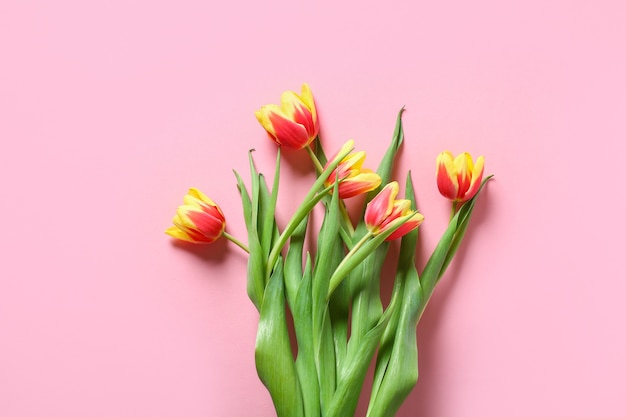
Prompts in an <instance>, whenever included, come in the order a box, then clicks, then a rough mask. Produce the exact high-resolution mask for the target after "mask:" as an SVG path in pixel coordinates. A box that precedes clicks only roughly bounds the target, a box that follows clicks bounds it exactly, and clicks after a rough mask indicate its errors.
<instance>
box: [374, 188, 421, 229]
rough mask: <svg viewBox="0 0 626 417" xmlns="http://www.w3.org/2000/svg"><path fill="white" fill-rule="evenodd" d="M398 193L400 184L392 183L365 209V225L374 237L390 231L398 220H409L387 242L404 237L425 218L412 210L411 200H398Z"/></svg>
mask: <svg viewBox="0 0 626 417" xmlns="http://www.w3.org/2000/svg"><path fill="white" fill-rule="evenodd" d="M398 191H399V186H398V183H397V182H396V181H392V182H390V183H389V184H387V185H386V186H385V187H384V188H383V189H382V190H381V191H380V192H379V193H378V194H377V195H376V197H374V198H373V199H372V201H370V202H369V203H368V204H367V207H366V208H365V218H364V220H365V225H366V227H367V230H369V231H370V232H371V233H372V234H374V235H378V234H380V233H383V232H384V231H385V230H387V229H389V227H390V225H391V223H392V222H393V221H395V220H397V219H403V218H404V219H408V220H407V221H406V222H405V223H404V224H403V225H402V226H400V227H399V228H398V229H397V230H396V231H394V232H393V233H392V234H391V235H389V237H387V239H385V240H393V239H397V238H399V237H402V236H404V235H406V234H407V233H409V232H410V231H411V230H413V229H415V228H417V227H418V226H419V225H420V224H422V222H423V221H424V216H423V215H422V214H421V213H416V212H415V211H414V210H411V201H410V200H396V196H397V195H398Z"/></svg>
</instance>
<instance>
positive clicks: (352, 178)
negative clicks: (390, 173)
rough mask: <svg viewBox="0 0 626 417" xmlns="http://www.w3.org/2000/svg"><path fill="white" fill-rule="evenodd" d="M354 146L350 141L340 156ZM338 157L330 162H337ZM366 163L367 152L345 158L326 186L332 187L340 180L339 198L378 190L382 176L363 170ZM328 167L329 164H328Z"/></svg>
mask: <svg viewBox="0 0 626 417" xmlns="http://www.w3.org/2000/svg"><path fill="white" fill-rule="evenodd" d="M353 146H354V141H352V140H350V141H348V142H347V143H346V144H345V145H343V147H342V148H341V150H340V151H339V152H338V154H341V153H344V151H347V150H348V149H350V148H352V147H353ZM336 157H337V155H335V156H333V157H332V158H331V159H330V161H333V160H335V158H336ZM363 161H365V152H363V151H360V152H353V153H350V154H348V155H347V156H345V157H344V158H343V159H342V160H341V161H340V162H339V165H338V166H337V168H335V170H334V171H333V172H331V174H330V176H329V177H328V179H327V180H326V181H325V183H324V185H326V186H327V187H328V186H332V185H333V184H334V183H335V181H336V180H337V178H339V185H338V187H339V198H350V197H354V196H355V195H359V194H363V193H367V192H368V191H372V190H374V189H376V187H378V186H379V185H380V183H381V181H382V180H381V179H380V176H379V175H378V174H377V173H375V172H374V171H372V170H371V169H367V168H362V166H363ZM326 166H328V164H326Z"/></svg>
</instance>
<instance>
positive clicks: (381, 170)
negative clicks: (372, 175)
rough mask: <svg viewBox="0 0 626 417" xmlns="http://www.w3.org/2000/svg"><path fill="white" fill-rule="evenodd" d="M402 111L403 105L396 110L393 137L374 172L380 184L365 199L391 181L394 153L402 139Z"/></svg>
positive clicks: (372, 195) (367, 199)
mask: <svg viewBox="0 0 626 417" xmlns="http://www.w3.org/2000/svg"><path fill="white" fill-rule="evenodd" d="M402 113H404V106H403V107H402V108H401V109H400V111H399V112H398V116H397V118H396V126H395V128H394V130H393V137H392V138H391V144H390V145H389V148H387V152H385V155H384V156H383V159H382V160H381V161H380V165H378V169H377V170H376V173H377V174H378V175H380V178H381V180H382V183H381V184H380V186H379V187H378V188H377V189H375V190H373V191H370V192H369V193H368V194H367V198H366V201H370V200H371V199H372V198H374V197H375V196H376V194H378V193H379V192H380V190H381V189H382V188H383V187H384V186H385V185H387V184H388V183H389V182H390V181H391V174H392V173H393V166H394V161H395V158H396V155H397V154H398V151H399V150H400V145H402V142H403V140H404V129H403V128H402Z"/></svg>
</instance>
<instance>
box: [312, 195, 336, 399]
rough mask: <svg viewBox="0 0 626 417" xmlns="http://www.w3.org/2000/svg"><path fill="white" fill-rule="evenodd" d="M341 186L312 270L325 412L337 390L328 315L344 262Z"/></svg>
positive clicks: (326, 219) (330, 206)
mask: <svg viewBox="0 0 626 417" xmlns="http://www.w3.org/2000/svg"><path fill="white" fill-rule="evenodd" d="M337 186H338V184H337V183H335V185H334V187H335V191H334V192H333V197H332V199H331V202H330V204H328V206H327V207H326V214H325V216H324V221H323V222H322V227H321V229H320V232H319V235H318V241H317V242H318V244H317V255H316V257H315V267H314V270H313V289H312V290H313V346H314V348H315V351H316V363H317V370H318V378H319V383H320V397H321V398H320V400H321V404H322V410H325V408H326V407H328V404H329V402H330V400H331V398H332V394H333V392H334V390H335V382H336V381H335V371H336V358H335V347H334V337H333V333H332V326H331V322H330V315H329V311H328V301H327V297H326V295H327V293H328V284H329V281H328V278H329V277H330V276H331V274H332V272H333V271H334V270H335V268H336V267H337V265H339V262H340V261H341V256H340V255H341V254H342V245H341V239H340V237H339V221H340V213H339V197H338V196H339V193H338V192H337Z"/></svg>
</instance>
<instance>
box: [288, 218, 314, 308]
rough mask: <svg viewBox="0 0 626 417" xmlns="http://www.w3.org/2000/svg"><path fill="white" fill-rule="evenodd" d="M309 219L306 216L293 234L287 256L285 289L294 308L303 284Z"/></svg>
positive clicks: (290, 305) (291, 306) (289, 302)
mask: <svg viewBox="0 0 626 417" xmlns="http://www.w3.org/2000/svg"><path fill="white" fill-rule="evenodd" d="M308 219H309V217H308V216H307V217H305V218H304V220H302V222H301V223H300V225H298V227H297V228H296V229H295V231H294V232H293V234H292V235H291V239H289V248H288V250H287V257H286V258H285V290H286V293H287V303H288V304H289V307H290V308H291V309H292V310H293V309H295V308H296V306H297V301H296V297H297V295H296V294H297V293H298V291H299V286H300V285H301V284H300V281H301V279H302V251H303V249H304V239H305V237H306V229H307V225H308Z"/></svg>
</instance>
